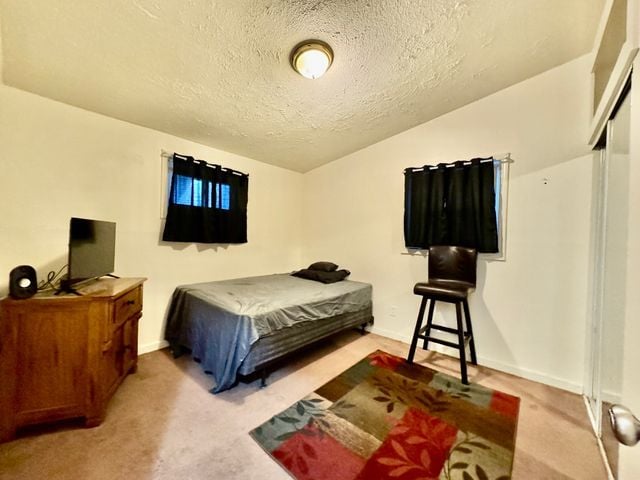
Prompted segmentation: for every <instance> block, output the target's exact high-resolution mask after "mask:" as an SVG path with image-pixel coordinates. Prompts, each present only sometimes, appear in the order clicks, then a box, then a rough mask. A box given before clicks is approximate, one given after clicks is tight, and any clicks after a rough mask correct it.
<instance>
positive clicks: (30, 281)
mask: <svg viewBox="0 0 640 480" xmlns="http://www.w3.org/2000/svg"><path fill="white" fill-rule="evenodd" d="M37 291H38V280H37V278H36V270H35V268H33V267H32V266H31V265H19V266H17V267H16V268H14V269H13V270H11V273H9V295H11V296H12V297H13V298H29V297H32V296H34V295H35V294H36V292H37Z"/></svg>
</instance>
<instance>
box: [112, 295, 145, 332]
mask: <svg viewBox="0 0 640 480" xmlns="http://www.w3.org/2000/svg"><path fill="white" fill-rule="evenodd" d="M141 311H142V287H141V286H140V287H136V288H134V289H133V290H131V291H130V292H127V293H126V294H124V295H122V296H121V297H120V298H118V299H116V301H115V302H114V313H113V319H112V321H113V323H116V324H120V323H122V322H124V321H125V320H126V319H128V318H130V317H132V316H133V315H136V314H138V313H140V312H141Z"/></svg>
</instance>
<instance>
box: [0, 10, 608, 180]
mask: <svg viewBox="0 0 640 480" xmlns="http://www.w3.org/2000/svg"><path fill="white" fill-rule="evenodd" d="M603 4H604V0H588V1H585V0H562V1H558V0H517V1H514V0H473V1H471V0H360V1H358V0H350V1H345V0H314V1H304V0H217V1H214V0H188V1H187V0H109V1H103V0H82V1H51V0H29V1H23V0H0V29H1V30H0V31H1V34H2V39H1V40H2V41H1V45H2V70H1V71H2V74H3V81H4V83H5V84H7V85H10V86H13V87H17V88H20V89H23V90H27V91H30V92H33V93H36V94H38V95H42V96H45V97H49V98H52V99H55V100H59V101H61V102H64V103H67V104H70V105H75V106H78V107H81V108H84V109H87V110H91V111H94V112H99V113H102V114H104V115H108V116H111V117H115V118H119V119H122V120H125V121H128V122H131V123H134V124H138V125H143V126H146V127H149V128H153V129H156V130H160V131H163V132H168V133H171V134H173V135H177V136H179V137H183V138H186V139H189V140H193V141H195V142H199V143H202V144H205V145H209V146H212V147H215V148H219V149H222V150H226V151H230V152H234V153H237V154H240V155H244V156H247V157H250V158H253V159H256V160H260V161H264V162H267V163H271V164H274V165H278V166H281V167H284V168H289V169H292V170H296V171H300V172H305V171H308V170H311V169H313V168H315V167H317V166H319V165H322V164H324V163H327V162H330V161H332V160H335V159H337V158H340V157H342V156H344V155H346V154H348V153H351V152H353V151H356V150H359V149H361V148H363V147H366V146H368V145H371V144H373V143H376V142H379V141H380V140H383V139H385V138H387V137H389V136H391V135H394V134H396V133H399V132H401V131H404V130H406V129H408V128H411V127H413V126H416V125H418V124H421V123H424V122H426V121H428V120H431V119H433V118H435V117H437V116H439V115H442V114H443V113H446V112H449V111H451V110H454V109H456V108H458V107H461V106H463V105H465V104H467V103H470V102H472V101H475V100H477V99H479V98H482V97H484V96H486V95H488V94H490V93H493V92H495V91H498V90H501V89H503V88H505V87H507V86H509V85H512V84H514V83H517V82H519V81H522V80H524V79H526V78H529V77H531V76H533V75H536V74H538V73H541V72H543V71H545V70H548V69H549V68H552V67H554V66H557V65H560V64H562V63H565V62H567V61H569V60H571V59H573V58H576V57H578V56H580V55H583V54H585V53H587V52H589V51H590V50H591V48H592V46H593V41H594V37H595V31H596V29H597V23H598V19H599V16H600V14H601V10H602V8H603ZM309 38H318V39H321V40H324V41H326V42H328V43H329V44H330V45H331V47H332V48H333V51H334V54H335V58H334V63H333V65H332V67H331V69H330V70H329V71H328V72H327V74H326V75H325V76H324V77H322V78H320V79H318V80H308V79H306V78H303V77H302V76H300V75H298V74H297V73H295V72H294V71H293V70H292V69H291V67H290V65H289V55H290V52H291V49H292V48H293V47H294V46H295V45H296V44H297V43H298V42H300V41H302V40H305V39H309ZM585 101H587V99H585ZM212 160H213V159H212Z"/></svg>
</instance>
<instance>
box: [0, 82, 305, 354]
mask: <svg viewBox="0 0 640 480" xmlns="http://www.w3.org/2000/svg"><path fill="white" fill-rule="evenodd" d="M162 149H164V150H167V151H177V152H180V153H184V154H189V155H193V156H195V157H198V158H202V159H205V160H207V161H209V162H212V163H220V164H222V165H224V166H228V167H231V168H234V169H236V170H241V171H243V172H247V173H249V175H250V177H249V206H248V209H249V210H248V217H249V218H248V239H249V242H248V243H247V244H244V245H230V246H228V247H224V246H212V247H208V246H204V245H198V246H196V245H193V244H168V243H162V242H160V241H159V239H160V235H161V232H160V227H161V220H160V212H161V210H160V201H161V200H160V197H161V159H160V153H161V150H162ZM301 178H302V175H301V174H299V173H294V172H291V171H289V170H285V169H282V168H277V167H273V166H270V165H266V164H264V163H260V162H256V161H254V160H250V159H248V158H244V157H240V156H238V155H233V154H230V153H226V152H223V151H220V150H215V149H212V148H208V147H204V146H202V145H198V144H195V143H193V142H189V141H186V140H182V139H179V138H177V137H173V136H171V135H167V134H164V133H160V132H157V131H153V130H150V129H147V128H142V127H138V126H135V125H131V124H129V123H126V122H122V121H119V120H115V119H112V118H108V117H104V116H102V115H98V114H94V113H90V112H87V111H84V110H81V109H78V108H75V107H71V106H68V105H65V104H62V103H58V102H54V101H51V100H48V99H45V98H42V97H39V96H36V95H32V94H29V93H26V92H23V91H20V90H17V89H13V88H9V87H7V86H3V85H0V219H1V221H0V252H1V253H0V272H1V273H2V276H0V296H2V295H4V294H6V293H7V284H8V272H9V271H10V270H11V269H12V268H13V267H15V266H16V265H20V264H29V265H33V266H35V267H36V269H37V271H38V278H39V279H42V278H44V277H45V276H46V273H47V272H48V271H49V270H53V269H55V270H57V269H59V268H60V267H61V266H63V265H64V264H65V263H66V255H67V242H68V234H69V232H68V230H69V218H70V217H72V216H77V217H87V218H96V219H101V220H110V221H115V222H116V223H117V234H116V242H117V245H116V270H115V273H116V274H118V275H120V276H144V277H148V279H149V280H148V282H147V283H146V284H145V296H144V317H143V320H142V321H141V323H140V346H141V351H147V350H150V349H154V348H156V347H157V346H158V344H159V341H160V340H161V339H162V338H163V322H164V315H165V310H166V307H167V304H168V301H169V298H170V296H171V293H172V291H173V289H174V287H175V286H176V285H179V284H184V283H191V282H197V281H204V280H215V279H223V278H233V277H242V276H249V275H260V274H267V273H274V272H283V271H290V270H293V269H295V268H298V267H299V264H300V259H301V251H300V245H301V240H300V228H299V225H300V222H301V218H302V217H301V214H302V212H301V206H300V201H299V199H300V197H301V195H302V194H301V186H302V181H301Z"/></svg>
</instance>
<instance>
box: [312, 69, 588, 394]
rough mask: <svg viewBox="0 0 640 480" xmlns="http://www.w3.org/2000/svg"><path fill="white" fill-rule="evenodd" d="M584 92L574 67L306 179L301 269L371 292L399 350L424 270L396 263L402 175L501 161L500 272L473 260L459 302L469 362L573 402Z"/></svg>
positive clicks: (578, 375)
mask: <svg viewBox="0 0 640 480" xmlns="http://www.w3.org/2000/svg"><path fill="white" fill-rule="evenodd" d="M589 89H590V85H589V59H588V58H587V57H582V58H580V59H577V60H575V61H573V62H570V63H568V64H566V65H563V66H560V67H558V68H555V69H553V70H550V71H548V72H545V73H543V74H541V75H539V76H537V77H534V78H532V79H529V80H527V81H525V82H522V83H520V84H517V85H515V86H512V87H510V88H508V89H505V90H502V91H500V92H498V93H496V94H493V95H491V96H489V97H486V98H484V99H482V100H480V101H477V102H475V103H472V104H470V105H467V106H465V107H463V108H461V109H459V110H456V111H454V112H452V113H449V114H447V115H444V116H442V117H439V118H437V119H435V120H433V121H431V122H428V123H426V124H423V125H420V126H418V127H415V128H413V129H411V130H408V131H406V132H403V133H401V134H399V135H396V136H394V137H392V138H389V139H387V140H384V141H382V142H380V143H378V144H376V145H373V146H371V147H368V148H366V149H363V150H361V151H358V152H356V153H353V154H351V155H348V156H346V157H344V158H342V159H340V160H337V161H335V162H332V163H330V164H328V165H325V166H323V167H320V168H318V169H315V170H313V171H312V172H309V173H307V174H306V175H305V176H304V189H303V191H304V218H305V223H304V235H303V241H304V251H303V254H304V257H303V258H304V260H305V261H304V262H303V263H307V262H312V261H316V260H330V261H334V262H336V263H339V264H341V265H342V266H344V267H346V268H348V269H350V270H351V271H352V277H351V278H352V279H356V280H363V281H367V282H371V283H372V284H373V288H374V315H375V319H376V320H375V321H376V323H375V327H374V331H376V332H379V333H381V334H383V335H387V336H390V337H395V338H399V339H402V340H405V341H407V342H408V341H409V340H410V337H411V334H412V330H413V326H414V324H415V318H416V315H417V310H418V305H419V297H416V296H414V295H413V293H412V289H413V285H414V284H415V283H416V282H418V281H422V280H424V279H425V278H426V273H427V272H426V264H427V260H426V258H424V257H421V256H408V255H402V252H403V251H405V249H404V247H403V245H404V243H403V169H404V168H405V167H413V166H421V165H424V164H435V163H439V162H450V161H455V160H459V159H469V158H472V157H478V156H488V155H491V154H500V153H507V152H510V153H511V157H512V158H513V160H514V162H515V163H513V164H512V165H511V178H510V187H509V195H510V198H509V203H508V209H509V210H508V232H507V254H506V261H493V262H488V261H486V260H483V259H482V258H481V259H480V262H479V266H478V278H479V285H478V290H477V291H476V293H475V294H474V295H473V297H472V300H471V314H472V318H473V325H474V330H475V333H476V346H477V350H478V355H479V361H480V363H481V364H484V365H488V366H494V367H496V368H499V369H502V370H505V371H510V372H514V373H517V374H520V375H522V376H524V377H528V378H532V379H536V380H541V381H544V382H547V383H550V384H553V385H558V386H561V387H564V388H568V389H571V390H574V391H581V389H582V376H583V359H584V354H585V352H584V342H585V328H586V321H585V318H586V316H587V311H588V308H587V291H588V288H587V283H588V280H587V277H588V273H589V272H588V265H589V257H588V255H589V238H590V209H591V206H590V202H591V181H592V179H591V173H592V172H591V169H592V156H591V153H590V152H589V149H588V147H587V145H586V140H587V127H588V119H589V118H590V114H589V113H590V112H589V110H588V103H589V102H588V101H587V99H588V98H589V91H590V90H589ZM440 311H441V312H445V315H444V318H445V322H446V323H451V320H453V318H454V313H453V311H452V310H446V308H445V309H441V310H440ZM454 353H456V352H454Z"/></svg>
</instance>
